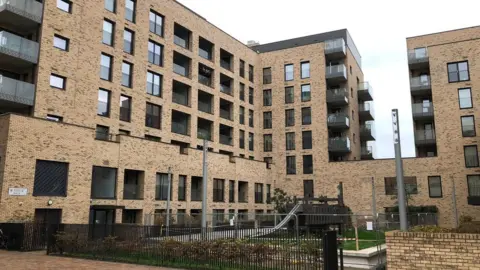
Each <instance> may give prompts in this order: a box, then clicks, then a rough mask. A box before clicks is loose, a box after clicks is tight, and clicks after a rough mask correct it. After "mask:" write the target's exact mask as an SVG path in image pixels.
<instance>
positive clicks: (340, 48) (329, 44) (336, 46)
mask: <svg viewBox="0 0 480 270" xmlns="http://www.w3.org/2000/svg"><path fill="white" fill-rule="evenodd" d="M325 55H326V56H328V57H329V58H333V59H338V58H343V57H345V56H346V55H347V47H346V46H345V40H343V38H338V39H332V40H327V41H325Z"/></svg>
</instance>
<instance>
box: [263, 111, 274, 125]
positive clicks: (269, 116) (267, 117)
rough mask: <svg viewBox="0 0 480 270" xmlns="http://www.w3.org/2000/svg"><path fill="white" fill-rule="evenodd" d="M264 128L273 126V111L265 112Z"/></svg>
mask: <svg viewBox="0 0 480 270" xmlns="http://www.w3.org/2000/svg"><path fill="white" fill-rule="evenodd" d="M263 128H264V129H269V128H272V112H264V113H263Z"/></svg>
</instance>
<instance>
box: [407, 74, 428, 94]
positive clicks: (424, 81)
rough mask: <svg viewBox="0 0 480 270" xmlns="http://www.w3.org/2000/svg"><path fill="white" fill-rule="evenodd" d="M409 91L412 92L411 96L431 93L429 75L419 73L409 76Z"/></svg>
mask: <svg viewBox="0 0 480 270" xmlns="http://www.w3.org/2000/svg"><path fill="white" fill-rule="evenodd" d="M410 92H411V93H412V96H424V95H429V94H431V92H432V84H431V81H430V76H428V75H421V76H418V77H412V78H410Z"/></svg>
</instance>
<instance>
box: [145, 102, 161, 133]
mask: <svg viewBox="0 0 480 270" xmlns="http://www.w3.org/2000/svg"><path fill="white" fill-rule="evenodd" d="M160 116H161V107H160V106H158V105H155V104H152V103H148V102H147V109H146V116H145V126H147V127H151V128H157V129H160V124H161V118H160Z"/></svg>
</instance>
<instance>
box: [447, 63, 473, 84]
mask: <svg viewBox="0 0 480 270" xmlns="http://www.w3.org/2000/svg"><path fill="white" fill-rule="evenodd" d="M447 66H448V82H449V83H452V82H463V81H468V80H470V75H469V71H468V62H467V61H463V62H457V63H449V64H448V65H447Z"/></svg>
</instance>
